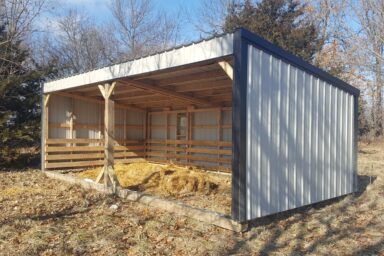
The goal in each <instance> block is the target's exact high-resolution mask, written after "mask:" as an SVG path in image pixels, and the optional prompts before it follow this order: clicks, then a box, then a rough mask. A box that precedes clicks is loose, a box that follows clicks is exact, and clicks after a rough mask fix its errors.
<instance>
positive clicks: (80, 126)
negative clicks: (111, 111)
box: [48, 123, 143, 130]
mask: <svg viewBox="0 0 384 256" xmlns="http://www.w3.org/2000/svg"><path fill="white" fill-rule="evenodd" d="M48 126H49V127H50V128H66V129H69V128H71V125H70V124H67V123H49V125H48ZM103 127H104V126H103V125H102V124H79V123H76V124H73V129H89V128H92V129H101V130H102V129H103ZM124 127H127V128H130V129H143V125H139V124H138V125H134V124H127V125H124V124H115V129H124Z"/></svg>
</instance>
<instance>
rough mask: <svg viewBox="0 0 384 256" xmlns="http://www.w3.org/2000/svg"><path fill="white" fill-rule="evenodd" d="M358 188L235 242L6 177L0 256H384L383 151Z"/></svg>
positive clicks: (81, 193) (381, 147) (367, 164)
mask: <svg viewBox="0 0 384 256" xmlns="http://www.w3.org/2000/svg"><path fill="white" fill-rule="evenodd" d="M359 184H360V185H359V192H358V193H356V194H355V195H349V196H347V197H344V198H342V199H340V200H338V201H333V202H328V203H326V204H325V203H323V204H320V205H317V206H315V207H308V208H306V209H304V210H303V209H301V210H300V211H296V212H295V213H292V212H291V213H289V214H287V213H285V214H280V215H276V216H274V217H273V218H272V217H270V218H268V219H264V220H263V221H260V222H259V223H258V224H255V225H254V227H253V228H252V229H251V230H250V231H249V232H247V233H245V234H236V233H232V232H230V231H227V230H223V229H221V228H216V227H213V226H210V225H206V224H204V223H200V222H198V221H194V220H191V219H188V218H184V217H177V216H174V215H172V214H169V213H166V212H163V211H158V210H155V209H153V208H150V207H146V206H143V205H140V204H138V203H133V202H124V201H122V200H120V199H116V198H113V197H110V196H105V195H102V194H99V193H96V192H92V191H85V190H83V189H81V188H79V187H77V186H70V185H67V184H65V183H63V182H59V181H55V180H52V179H49V178H47V177H45V176H44V175H43V174H42V173H40V172H38V171H25V172H1V173H0V254H1V255H127V254H128V255H169V254H172V255H228V254H238V255H266V254H269V255H270V254H272V255H302V254H312V255H319V254H321V255H324V254H326V255H384V143H377V142H376V143H373V144H370V145H360V150H359ZM111 206H113V207H111ZM114 206H117V209H114V208H116V207H114Z"/></svg>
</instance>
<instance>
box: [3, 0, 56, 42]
mask: <svg viewBox="0 0 384 256" xmlns="http://www.w3.org/2000/svg"><path fill="white" fill-rule="evenodd" d="M48 4H49V0H1V1H0V15H1V17H0V18H1V21H0V22H1V23H2V24H1V25H3V26H5V27H6V30H7V35H8V40H22V39H25V38H26V37H28V36H30V34H31V33H33V32H34V31H35V29H34V26H33V23H34V21H35V20H36V18H37V17H38V16H39V15H40V14H41V13H42V12H43V11H44V10H45V8H48ZM3 43H4V42H3Z"/></svg>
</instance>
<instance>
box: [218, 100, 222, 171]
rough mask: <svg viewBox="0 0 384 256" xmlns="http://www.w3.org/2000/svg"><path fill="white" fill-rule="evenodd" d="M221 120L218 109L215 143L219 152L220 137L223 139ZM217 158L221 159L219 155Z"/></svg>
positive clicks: (220, 112)
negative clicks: (216, 142)
mask: <svg viewBox="0 0 384 256" xmlns="http://www.w3.org/2000/svg"><path fill="white" fill-rule="evenodd" d="M222 119H223V115H222V110H221V108H219V110H218V113H217V141H218V144H219V145H218V149H219V150H221V146H220V142H221V140H222V137H223V130H222V122H223V121H222ZM217 158H218V159H220V158H221V155H220V154H218V155H217ZM219 166H221V163H220V162H219Z"/></svg>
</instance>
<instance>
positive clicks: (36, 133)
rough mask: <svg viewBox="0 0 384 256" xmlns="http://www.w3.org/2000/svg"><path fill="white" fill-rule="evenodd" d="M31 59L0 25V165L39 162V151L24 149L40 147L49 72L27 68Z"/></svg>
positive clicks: (21, 164)
mask: <svg viewBox="0 0 384 256" xmlns="http://www.w3.org/2000/svg"><path fill="white" fill-rule="evenodd" d="M28 60H29V53H28V50H27V49H26V48H24V47H23V46H22V43H21V42H19V41H17V42H13V41H10V40H8V38H7V31H6V27H5V26H2V27H0V145H1V147H0V167H1V166H3V167H4V166H8V165H12V166H13V167H15V168H16V167H19V166H23V165H24V166H25V165H26V164H31V162H30V161H34V162H35V163H37V162H38V150H36V151H35V153H34V154H21V152H22V151H24V152H25V151H26V152H28V151H30V150H28V149H31V148H34V147H35V148H38V146H39V140H40V139H39V138H40V83H41V81H42V79H43V76H44V75H45V74H47V71H39V70H38V68H37V69H35V67H34V69H33V70H32V69H30V68H28V65H27V64H26V63H27V61H28ZM31 156H33V157H32V158H31ZM21 158H23V159H21Z"/></svg>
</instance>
